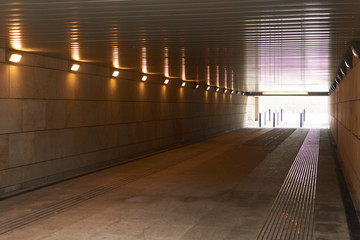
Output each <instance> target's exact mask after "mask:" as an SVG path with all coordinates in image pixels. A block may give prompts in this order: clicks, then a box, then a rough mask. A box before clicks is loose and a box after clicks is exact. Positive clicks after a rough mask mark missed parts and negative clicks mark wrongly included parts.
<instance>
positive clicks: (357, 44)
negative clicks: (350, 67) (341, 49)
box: [351, 42, 360, 58]
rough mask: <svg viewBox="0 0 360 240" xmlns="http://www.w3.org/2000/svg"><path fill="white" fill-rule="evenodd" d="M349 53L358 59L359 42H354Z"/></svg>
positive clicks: (359, 55) (359, 51)
mask: <svg viewBox="0 0 360 240" xmlns="http://www.w3.org/2000/svg"><path fill="white" fill-rule="evenodd" d="M351 51H352V53H353V54H354V56H355V57H357V58H359V57H360V42H356V43H355V44H354V46H353V47H352V49H351Z"/></svg>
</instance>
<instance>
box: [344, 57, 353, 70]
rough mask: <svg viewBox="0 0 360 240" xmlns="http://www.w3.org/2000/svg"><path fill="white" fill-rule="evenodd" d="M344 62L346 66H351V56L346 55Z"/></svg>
mask: <svg viewBox="0 0 360 240" xmlns="http://www.w3.org/2000/svg"><path fill="white" fill-rule="evenodd" d="M344 62H345V66H346V67H348V68H352V56H347V57H346V58H345V61H344Z"/></svg>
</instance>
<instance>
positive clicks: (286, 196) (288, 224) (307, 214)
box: [257, 129, 320, 240]
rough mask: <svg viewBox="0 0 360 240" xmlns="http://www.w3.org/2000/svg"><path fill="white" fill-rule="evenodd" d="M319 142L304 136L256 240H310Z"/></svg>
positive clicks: (317, 134)
mask: <svg viewBox="0 0 360 240" xmlns="http://www.w3.org/2000/svg"><path fill="white" fill-rule="evenodd" d="M319 138H320V130H319V129H311V130H310V131H309V133H308V134H307V136H306V138H305V141H304V143H303V145H302V146H301V148H300V151H299V153H298V154H297V156H296V158H295V160H294V163H293V164H292V166H291V168H290V170H289V173H288V175H287V176H286V178H285V181H284V183H283V185H282V187H281V189H280V191H279V194H278V195H277V197H276V199H275V202H274V204H273V206H272V208H271V210H270V214H269V216H268V218H267V219H266V222H265V224H264V226H263V228H262V229H261V231H260V234H259V236H258V238H257V239H286V240H289V239H299V240H300V239H306V240H311V239H313V229H314V204H315V191H316V178H317V167H318V157H319Z"/></svg>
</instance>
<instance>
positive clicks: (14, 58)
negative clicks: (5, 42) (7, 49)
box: [9, 53, 22, 63]
mask: <svg viewBox="0 0 360 240" xmlns="http://www.w3.org/2000/svg"><path fill="white" fill-rule="evenodd" d="M21 58H22V55H21V54H16V53H13V54H11V55H10V58H9V61H10V62H13V63H18V62H20V60H21Z"/></svg>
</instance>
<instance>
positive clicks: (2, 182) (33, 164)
mask: <svg viewBox="0 0 360 240" xmlns="http://www.w3.org/2000/svg"><path fill="white" fill-rule="evenodd" d="M6 59H7V58H6V51H5V50H4V49H0V194H4V193H7V192H11V191H15V190H18V189H21V188H27V187H29V186H34V185H37V184H41V183H46V182H49V181H53V180H56V179H59V178H63V177H68V176H71V175H73V174H77V173H81V172H83V171H86V170H90V169H93V168H96V167H99V166H103V165H106V164H110V163H113V162H117V161H120V160H123V159H128V158H131V157H136V156H141V155H143V154H146V153H150V152H154V151H157V150H160V149H164V148H167V147H170V146H174V145H177V144H181V143H185V142H189V141H197V140H200V139H203V138H206V137H209V136H212V135H215V134H220V133H224V132H226V131H230V130H233V129H238V128H241V127H243V125H244V124H245V122H246V119H247V115H246V111H247V110H246V101H247V97H244V96H236V95H229V94H226V95H224V94H222V93H220V92H219V93H215V92H214V91H213V90H212V91H209V92H206V91H205V90H204V87H203V86H202V87H201V89H194V88H193V87H192V86H187V87H185V88H180V81H179V80H174V81H173V82H170V84H169V85H168V86H163V85H162V82H163V79H162V78H161V77H160V76H150V77H149V78H148V80H147V81H146V82H145V83H143V82H140V81H139V79H140V77H141V75H140V73H139V72H136V71H121V72H120V78H116V79H114V78H110V77H108V76H110V74H111V73H110V71H111V69H109V68H105V67H100V66H96V65H91V64H83V65H82V66H81V68H80V71H79V72H78V73H73V72H69V71H68V69H69V63H68V61H66V60H61V59H53V58H49V57H43V56H37V55H33V54H26V53H25V54H24V55H23V59H22V61H21V63H20V64H9V63H7V61H6Z"/></svg>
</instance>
